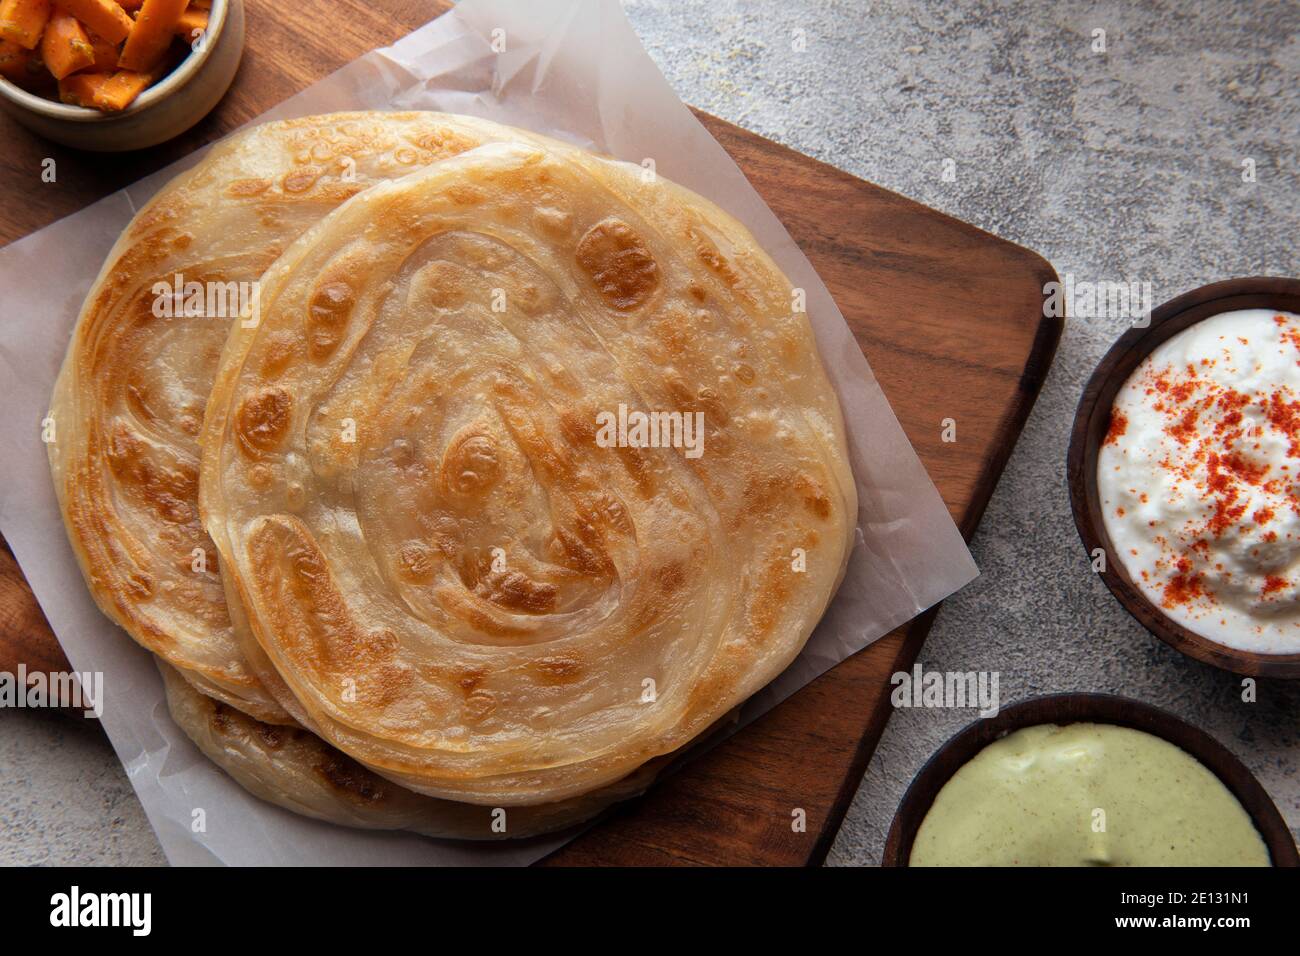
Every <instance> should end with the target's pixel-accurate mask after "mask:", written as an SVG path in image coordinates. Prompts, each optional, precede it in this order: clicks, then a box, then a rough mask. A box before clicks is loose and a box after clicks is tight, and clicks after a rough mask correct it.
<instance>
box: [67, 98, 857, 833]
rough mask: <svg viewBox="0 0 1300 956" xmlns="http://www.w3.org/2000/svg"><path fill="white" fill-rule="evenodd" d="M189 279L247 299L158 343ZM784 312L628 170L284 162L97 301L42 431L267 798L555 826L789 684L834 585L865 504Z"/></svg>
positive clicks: (423, 817) (416, 120)
mask: <svg viewBox="0 0 1300 956" xmlns="http://www.w3.org/2000/svg"><path fill="white" fill-rule="evenodd" d="M177 274H182V275H183V276H184V279H185V280H186V281H190V280H193V281H196V282H198V283H200V284H209V283H217V282H232V281H236V282H250V283H251V282H256V283H257V292H258V295H257V297H256V301H255V303H254V304H253V306H252V307H251V308H249V309H247V310H245V313H244V315H243V316H242V317H241V316H238V315H236V316H234V317H231V316H226V317H224V318H223V317H212V316H202V317H186V316H181V317H179V318H178V317H166V316H164V317H159V315H158V314H157V312H158V310H157V308H156V303H157V301H158V292H157V288H158V287H159V286H158V284H159V283H167V284H173V285H174V286H177V287H179V286H180V285H181V283H180V282H179V281H175V280H174V276H175V275H177ZM793 302H794V297H793V295H792V289H791V287H790V283H789V281H788V280H787V279H786V278H785V277H784V276H783V275H782V274H781V272H780V271H779V270H778V269H777V267H776V266H775V265H774V264H773V263H772V262H771V260H770V259H769V258H768V257H767V256H766V255H765V254H764V253H763V251H762V250H761V249H760V248H759V247H758V246H757V244H756V243H755V242H754V240H753V238H752V237H751V236H750V235H749V234H748V233H747V232H746V231H745V230H744V228H743V227H741V226H740V225H739V224H738V223H736V222H735V221H734V220H733V219H731V218H730V217H729V216H728V215H726V214H725V213H723V212H722V211H721V210H719V209H718V208H717V207H715V206H713V205H712V204H710V203H709V202H707V201H706V200H704V199H702V198H701V197H699V196H696V195H694V194H693V193H690V192H688V191H686V190H684V189H682V188H680V187H677V186H675V185H673V184H671V183H669V182H667V181H665V180H663V179H661V178H656V177H654V176H647V175H646V173H645V171H643V170H642V169H640V168H639V167H635V166H629V165H627V164H623V163H618V162H614V161H612V160H608V159H605V158H601V157H597V156H594V155H592V154H590V153H586V152H584V151H581V150H578V149H576V148H573V147H570V146H566V145H563V144H560V143H557V142H554V141H551V140H547V139H545V138H542V137H538V136H535V135H533V134H531V133H528V132H525V131H522V130H514V129H510V128H507V127H502V126H498V125H495V124H490V123H486V122H483V121H480V120H475V119H471V118H467V117H457V116H447V115H441V114H419V113H405V114H388V113H374V114H338V115H333V116H325V117H310V118H306V119H302V120H295V121H290V122H287V123H273V124H267V125H265V126H261V127H257V128H255V129H253V130H251V131H249V132H246V133H244V134H242V135H240V136H237V137H234V138H232V139H231V140H230V141H228V142H227V143H225V144H223V145H222V146H221V147H218V148H217V149H214V150H213V152H212V154H210V155H209V156H208V157H207V158H206V159H205V160H204V161H203V162H202V163H201V164H199V166H197V167H196V168H195V169H193V170H191V171H190V172H189V173H186V174H184V175H183V176H181V177H180V178H178V179H177V180H176V181H175V182H173V183H172V184H171V185H169V186H168V187H166V188H165V189H164V190H163V191H162V192H161V193H159V195H158V196H157V197H156V198H155V199H154V200H153V201H152V202H151V203H150V204H149V205H148V206H147V207H146V208H145V209H143V210H142V211H141V212H140V214H139V215H138V216H137V217H136V219H135V220H134V221H133V222H132V224H131V226H130V227H129V228H128V230H127V232H126V233H125V234H124V236H123V238H122V240H121V241H120V242H119V243H118V245H117V246H116V247H115V249H114V250H113V252H112V254H111V255H110V257H109V261H108V263H106V265H105V268H104V272H103V273H102V275H101V277H100V279H99V281H98V282H97V284H96V287H95V289H94V290H93V291H92V292H91V294H90V296H89V297H88V299H87V303H86V306H85V308H84V310H83V313H82V316H81V318H80V320H79V322H78V326H77V330H76V332H75V333H74V338H73V342H72V345H71V347H70V349H69V353H68V357H67V359H66V361H65V364H64V368H63V371H62V373H61V375H60V379H59V384H58V386H57V388H56V393H55V401H54V405H53V409H52V414H53V417H54V419H55V424H56V428H57V430H58V431H57V439H56V441H55V442H54V443H52V444H51V446H50V448H51V464H52V469H53V472H54V477H55V483H56V486H57V487H58V491H59V497H60V502H61V504H62V506H63V510H64V517H65V521H66V523H67V526H68V531H69V536H70V538H71V539H72V542H73V545H74V548H75V549H76V551H77V554H78V557H79V558H80V559H81V562H82V566H83V570H84V571H85V575H86V579H87V582H88V584H89V585H90V588H91V591H92V593H93V594H94V595H95V598H96V600H97V601H98V602H99V604H100V606H101V607H102V608H103V609H104V610H105V612H106V613H108V614H109V615H110V616H111V617H113V618H114V620H116V621H117V622H118V623H120V624H121V625H122V626H123V627H124V628H126V630H127V631H128V632H129V633H130V634H131V635H132V636H133V637H135V638H136V640H138V641H139V642H140V643H142V644H143V645H144V646H146V647H148V648H149V649H150V650H153V651H154V652H155V653H157V654H158V655H159V656H160V657H161V658H163V659H164V660H165V661H166V662H167V665H170V666H169V667H165V668H164V669H165V672H166V676H167V685H168V699H169V702H170V704H171V708H172V712H173V715H174V716H175V717H176V719H177V721H178V723H179V724H180V725H181V726H182V727H183V728H184V729H185V731H186V732H187V733H188V734H189V735H190V736H191V737H192V738H193V739H194V740H195V741H196V743H198V744H199V746H200V748H201V749H202V750H203V751H204V752H205V753H207V754H208V756H209V757H211V758H212V759H213V760H215V761H216V762H217V763H218V764H220V765H221V766H223V767H224V768H225V769H226V770H227V771H229V772H230V773H231V775H232V776H233V777H234V778H235V779H236V780H238V781H239V782H240V783H241V784H243V785H244V786H245V787H246V788H248V789H249V790H250V791H252V792H253V793H255V794H257V795H258V796H261V797H263V798H265V799H268V800H271V801H272V802H276V803H279V804H280V805H282V806H286V807H288V808H290V809H294V810H297V811H299V812H304V813H307V814H309V815H312V816H317V817H321V818H324V819H330V820H334V821H336V822H340V823H346V824H351V825H358V826H372V827H390V828H405V829H413V830H417V831H419V832H423V833H428V834H431V835H436V836H457V837H468V838H473V837H478V838H491V837H494V836H500V835H507V836H521V835H526V834H529V833H535V832H541V831H542V830H545V829H548V828H551V827H555V826H561V825H567V824H569V823H572V822H574V821H576V820H577V819H580V818H582V817H584V816H589V815H590V814H591V813H594V812H596V811H597V810H599V809H600V808H601V807H603V806H605V805H607V804H608V803H609V802H611V801H612V800H615V799H621V798H623V797H626V796H628V795H630V794H632V793H635V792H638V791H639V790H640V789H642V788H643V787H644V786H645V785H646V783H647V782H648V780H649V778H650V777H651V776H652V775H653V772H654V770H655V769H656V768H657V767H658V766H660V765H661V764H662V763H663V761H664V760H665V759H667V757H668V756H669V755H671V754H673V753H674V752H678V751H680V749H681V748H682V747H684V746H685V745H686V744H688V743H689V742H690V741H692V740H694V739H697V738H698V737H699V736H700V734H701V733H703V732H704V731H705V730H706V729H707V728H709V727H710V726H712V725H714V724H715V723H716V722H717V721H718V720H720V719H721V718H722V717H723V716H724V715H726V714H727V713H728V712H730V711H732V710H733V709H734V708H735V707H736V705H738V704H739V703H740V702H742V701H743V700H745V699H746V698H747V697H748V696H750V695H751V694H752V693H753V692H754V691H756V690H757V689H759V688H760V687H762V686H763V685H764V684H766V683H767V682H768V681H770V680H771V679H772V678H773V677H775V676H776V675H777V674H778V673H779V672H780V671H781V670H782V669H783V668H784V667H785V666H786V665H787V664H788V663H789V662H790V660H791V659H793V657H794V656H795V655H796V654H797V653H798V652H799V650H800V649H801V648H802V647H803V644H804V643H805V641H806V640H807V638H808V636H809V634H810V633H811V631H812V629H813V627H814V626H815V625H816V623H817V621H818V620H819V619H820V616H821V614H822V613H823V611H824V610H825V608H826V606H827V604H828V603H829V601H830V599H831V597H832V595H833V593H834V591H835V588H836V586H837V585H838V582H839V580H840V578H841V576H842V574H843V570H844V566H845V563H846V561H847V556H848V552H849V548H850V545H851V535H852V528H853V526H854V524H855V520H854V519H855V518H856V512H857V503H856V491H855V486H854V482H853V476H852V474H851V472H850V470H849V467H848V457H847V452H846V448H845V442H844V435H843V427H842V423H841V419H840V412H839V408H838V405H837V402H836V399H835V395H834V392H833V390H832V389H831V387H830V385H829V383H828V381H827V379H826V376H825V373H824V372H823V370H822V367H821V363H820V360H819V358H818V356H817V353H816V348H815V344H814V341H813V337H812V333H811V329H810V327H809V325H808V322H807V317H806V316H805V315H803V314H802V313H801V312H798V311H796V310H795V309H794V308H793V307H792V304H793ZM200 501H201V505H202V507H201V513H200V508H199V507H198V502H200ZM209 536H210V538H209ZM171 668H174V669H175V670H172V669H171ZM277 724H278V725H282V726H281V727H275V726H272V725H277ZM272 742H274V743H272ZM341 768H342V769H341ZM339 781H346V782H345V783H344V784H342V785H340V783H339ZM367 795H368V796H367ZM484 808H517V809H512V810H511V812H510V815H509V818H510V821H511V823H510V825H509V826H508V829H507V832H506V833H505V834H502V833H500V832H499V830H494V829H493V828H492V827H491V825H490V824H491V816H490V814H488V813H486V812H485V811H484Z"/></svg>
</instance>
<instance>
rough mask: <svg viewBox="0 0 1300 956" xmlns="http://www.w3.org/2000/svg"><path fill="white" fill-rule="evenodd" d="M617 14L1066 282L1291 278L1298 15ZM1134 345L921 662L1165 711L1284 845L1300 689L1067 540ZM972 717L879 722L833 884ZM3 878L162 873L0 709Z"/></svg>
mask: <svg viewBox="0 0 1300 956" xmlns="http://www.w3.org/2000/svg"><path fill="white" fill-rule="evenodd" d="M626 7H627V9H628V13H629V15H630V16H631V19H632V21H633V23H634V25H635V27H636V29H637V32H638V33H639V34H640V36H641V37H642V39H643V41H644V42H645V44H646V46H647V47H648V48H649V50H650V53H651V55H652V56H653V57H654V59H655V60H656V62H658V63H659V65H660V67H661V68H662V69H663V70H664V72H665V73H666V74H667V76H668V78H669V80H670V81H671V82H672V83H673V85H674V86H675V87H676V89H677V90H678V92H679V93H680V95H681V96H682V98H683V99H685V100H686V101H688V102H690V103H692V104H694V105H696V106H699V107H702V108H703V109H706V110H709V111H710V112H712V113H715V114H717V115H719V116H722V117H725V118H726V119H729V120H732V121H734V122H736V123H739V124H741V125H743V126H746V127H748V128H749V129H752V130H754V131H755V132H758V133H761V134H763V135H765V136H768V137H770V138H772V139H775V140H778V141H780V142H783V143H786V144H788V145H790V146H793V147H795V148H797V149H800V150H802V151H804V152H806V153H808V154H810V155H812V156H815V157H817V158H818V159H822V160H825V161H826V162H829V163H833V164H834V165H836V166H839V167H841V168H842V169H845V170H848V171H849V172H852V173H855V174H856V175H859V176H862V177H864V178H866V179H869V180H872V181H873V182H876V183H879V184H881V185H882V186H885V187H887V188H889V189H893V190H896V191H898V192H900V193H903V194H905V195H907V196H910V197H913V198H915V199H917V200H919V201H921V202H923V203H926V204H928V205H931V206H934V207H935V208H937V209H940V210H943V211H944V212H947V213H950V214H952V215H954V216H957V217H959V218H961V219H965V220H967V221H969V222H972V223H974V224H976V225H978V226H980V227H982V228H984V229H987V230H989V231H991V232H994V233H996V234H998V235H1000V236H1004V237H1006V238H1007V239H1010V240H1012V241H1014V242H1018V243H1021V244H1023V245H1026V246H1029V247H1030V248H1032V249H1034V250H1036V251H1038V252H1040V253H1041V254H1043V255H1044V256H1046V257H1047V258H1048V259H1049V260H1050V261H1051V262H1052V264H1053V265H1054V266H1055V267H1056V270H1057V272H1058V273H1060V274H1061V276H1062V277H1064V276H1065V275H1066V274H1067V273H1071V274H1073V275H1074V276H1075V278H1076V279H1077V280H1079V281H1083V280H1090V281H1096V280H1103V279H1104V280H1112V281H1125V282H1128V281H1149V282H1151V283H1152V284H1153V286H1154V293H1155V299H1156V301H1157V302H1161V301H1164V300H1166V299H1169V298H1172V297H1173V296H1175V295H1178V294H1180V293H1182V292H1185V291H1187V290H1188V289H1191V288H1193V287H1195V286H1198V285H1201V284H1203V283H1206V282H1210V281H1213V280H1217V279H1223V278H1228V277H1231V276H1244V275H1260V274H1274V275H1296V274H1300V263H1298V262H1297V255H1296V238H1297V225H1300V176H1298V174H1297V134H1300V82H1298V80H1300V3H1296V2H1294V0H1285V2H1273V0H1242V2H1232V0H1217V2H1203V3H1191V2H1186V0H1181V2H1175V0H1155V2H1152V0H1142V2H1140V3H1129V2H1119V0H1114V2H1104V3H1086V2H1083V3H1080V2H1064V0H1062V2H1041V0H1040V2H1008V0H1001V2H974V0H943V2H939V0H931V2H918V0H881V2H870V3H867V2H859V0H840V2H832V0H692V2H684V0H628V2H627V3H626ZM1095 30H1104V31H1105V45H1106V50H1105V52H1104V53H1097V52H1093V50H1092V46H1093V44H1094V42H1095V41H1094V31H1095ZM795 31H802V34H796V32H795ZM796 36H802V38H803V39H804V41H805V44H806V48H805V49H804V50H803V51H802V52H796V51H795V50H794V49H792V46H793V42H792V41H793V40H794V39H795V38H796ZM945 159H952V160H953V162H954V163H955V169H956V178H955V181H951V182H947V181H944V178H943V176H942V171H943V167H944V160H945ZM1246 159H1253V160H1254V166H1255V170H1256V177H1257V181H1256V182H1254V183H1253V184H1248V183H1244V182H1243V181H1242V171H1243V161H1244V160H1246ZM1123 325H1124V322H1123V320H1118V319H1117V320H1113V321H1110V320H1107V321H1101V320H1091V321H1090V320H1082V319H1081V320H1077V321H1074V322H1072V323H1070V324H1069V326H1068V327H1067V329H1066V332H1065V336H1064V338H1063V340H1062V342H1061V348H1060V351H1059V353H1058V355H1057V358H1056V364H1055V366H1054V368H1053V370H1052V372H1051V375H1050V376H1049V378H1048V381H1047V385H1046V388H1045V389H1044V391H1043V394H1042V397H1041V398H1040V399H1039V402H1038V405H1037V407H1036V408H1035V410H1034V413H1033V415H1032V417H1031V418H1030V420H1029V424H1028V427H1027V428H1026V430H1025V433H1024V435H1023V437H1022V438H1021V440H1020V444H1019V445H1018V447H1017V449H1016V452H1015V454H1014V456H1013V457H1012V459H1011V463H1010V466H1009V468H1008V469H1007V472H1006V474H1005V475H1004V476H1003V478H1002V482H1001V484H1000V485H999V487H998V490H997V492H996V494H995V495H994V498H993V502H992V504H991V505H990V507H989V510H988V513H987V514H986V515H985V517H984V522H983V524H982V526H981V528H980V531H979V533H978V534H977V536H976V538H975V542H974V551H975V556H976V559H977V560H978V561H979V564H980V567H981V568H982V569H983V576H982V577H981V578H980V579H979V580H978V581H977V582H976V583H975V584H973V585H971V586H970V587H968V588H967V589H966V590H965V591H963V592H962V593H961V594H959V595H958V596H957V597H955V598H953V599H952V600H950V601H949V602H948V603H947V605H946V606H945V608H944V609H943V611H942V613H941V614H940V617H939V621H938V624H937V625H936V627H935V629H934V631H933V633H932V634H931V636H930V639H929V641H928V642H927V644H926V646H925V649H924V651H923V652H922V656H921V660H922V663H923V664H924V666H925V667H926V668H928V669H937V670H961V671H967V670H977V671H978V670H995V671H998V672H999V674H1000V690H1001V696H1002V700H1003V703H1004V704H1005V703H1010V702H1012V701H1014V700H1018V699H1020V698H1023V697H1026V696H1030V695H1034V694H1039V693H1045V692H1050V691H1069V690H1092V691H1110V692H1115V693H1122V694H1128V695H1131V696H1134V697H1138V698H1140V699H1143V700H1146V701H1150V702H1152V703H1155V704H1157V705H1160V706H1162V707H1166V708H1168V709H1169V710H1171V711H1173V712H1174V713H1176V714H1178V715H1180V716H1182V717H1184V718H1186V719H1189V720H1191V721H1192V722H1193V723H1196V724H1198V725H1199V726H1201V727H1203V728H1205V729H1206V730H1208V731H1209V732H1210V733H1211V734H1213V735H1214V736H1215V737H1217V738H1218V739H1219V740H1220V741H1221V742H1223V743H1224V744H1226V745H1227V746H1228V747H1229V748H1230V749H1231V750H1233V751H1234V752H1235V753H1236V754H1237V755H1238V756H1240V757H1241V758H1242V759H1243V760H1244V761H1245V762H1246V763H1247V764H1248V765H1249V766H1250V767H1251V769H1252V770H1254V771H1255V773H1256V774H1258V776H1259V777H1260V779H1261V780H1262V782H1263V783H1264V786H1265V787H1266V788H1267V789H1268V790H1269V792H1270V793H1271V794H1272V796H1273V799H1274V800H1275V801H1276V802H1277V804H1278V805H1279V807H1280V808H1281V809H1282V812H1283V814H1284V815H1286V817H1287V819H1288V820H1289V822H1290V823H1291V825H1292V827H1293V829H1300V774H1297V769H1296V767H1297V762H1298V758H1300V682H1293V683H1291V684H1287V683H1284V682H1261V683H1260V685H1259V690H1258V696H1259V700H1258V702H1257V703H1254V704H1245V703H1242V702H1241V699H1240V686H1239V683H1238V681H1237V679H1236V678H1234V677H1233V676H1232V675H1229V674H1225V673H1221V672H1218V671H1215V670H1213V669H1211V668H1209V667H1207V666H1204V665H1201V664H1198V663H1196V662H1194V661H1191V660H1188V659H1185V658H1183V657H1181V656H1179V655H1178V654H1177V653H1175V652H1174V651H1173V650H1171V649H1169V648H1167V647H1166V646H1165V645H1163V644H1161V643H1159V642H1157V641H1156V640H1154V639H1153V638H1151V637H1149V636H1148V635H1147V633H1146V632H1145V631H1144V630H1142V628H1140V627H1139V626H1138V625H1137V624H1135V623H1134V622H1133V621H1132V620H1130V619H1129V618H1128V616H1127V615H1126V614H1125V613H1124V612H1123V611H1122V610H1121V609H1120V608H1119V606H1118V605H1117V604H1116V603H1115V602H1114V601H1113V600H1112V599H1111V597H1110V595H1109V593H1108V592H1107V591H1106V589H1105V588H1104V587H1103V585H1102V584H1101V582H1100V581H1098V580H1097V579H1096V578H1095V576H1094V575H1093V574H1092V573H1091V571H1090V570H1089V567H1088V564H1087V561H1086V557H1085V555H1084V553H1083V549H1082V547H1081V545H1080V544H1079V541H1078V537H1077V535H1076V533H1075V530H1074V525H1073V522H1072V519H1071V517H1070V509H1069V502H1068V496H1067V493H1066V487H1065V480H1064V477H1063V470H1064V461H1065V450H1066V442H1067V435H1068V432H1069V427H1070V423H1071V421H1072V419H1073V415H1074V407H1075V403H1076V402H1077V400H1078V397H1079V394H1080V392H1081V391H1082V388H1083V384H1084V382H1085V380H1086V379H1087V377H1088V375H1089V374H1090V373H1091V371H1092V368H1093V366H1094V365H1095V364H1096V362H1097V361H1098V360H1099V359H1100V357H1101V355H1102V354H1103V352H1105V350H1106V349H1107V347H1108V346H1109V345H1110V343H1111V342H1112V341H1113V340H1114V339H1115V338H1116V337H1117V336H1118V335H1119V333H1120V331H1121V330H1122V326H1123ZM974 716H975V715H974V713H973V712H970V711H932V710H931V711H924V710H903V711H899V712H898V713H896V714H895V715H894V716H893V718H892V719H891V721H890V724H889V727H888V729H887V730H886V732H885V736H884V739H883V741H882V742H881V745H880V748H879V749H878V750H877V752H876V755H875V758H874V759H873V760H872V762H871V765H870V767H869V769H868V771H867V774H866V777H865V779H864V780H863V782H862V786H861V789H860V790H859V792H858V794H857V798H856V799H855V800H854V803H853V807H852V809H851V810H850V812H849V815H848V818H847V820H846V821H845V824H844V828H843V830H842V832H841V833H840V836H839V839H838V840H837V842H836V844H835V847H834V849H833V850H832V852H831V857H830V861H831V863H833V864H841V865H845V864H847V865H853V864H867V865H874V864H876V863H877V862H878V861H879V859H880V853H881V849H882V847H883V843H884V835H885V832H886V831H887V830H888V827H889V823H890V820H891V818H892V816H893V813H894V810H895V808H896V807H897V805H898V801H899V799H900V797H901V796H902V793H903V791H904V789H905V788H906V786H907V784H908V782H909V781H910V780H911V779H912V776H913V775H914V774H915V773H916V771H917V770H918V769H919V768H920V766H921V764H922V763H923V762H924V761H925V759H926V758H927V757H928V756H929V755H930V754H931V753H932V752H933V751H934V750H935V749H936V748H938V747H939V746H940V745H941V744H942V743H943V742H944V741H945V740H946V739H947V738H948V737H949V736H951V735H952V734H953V733H954V732H955V731H956V730H958V729H959V728H960V727H962V726H963V725H965V724H966V723H967V722H969V721H970V720H972V719H974ZM20 862H22V863H32V862H50V863H158V862H163V857H162V853H161V851H160V849H159V847H158V844H157V841H156V840H155V839H154V836H153V833H152V831H151V830H150V829H149V826H148V823H147V822H146V821H145V818H144V814H143V813H142V811H141V809H140V805H139V803H138V802H137V801H136V799H135V797H134V796H133V794H132V791H131V788H130V785H129V784H128V783H127V781H126V777H125V774H124V773H123V771H122V770H121V768H120V766H119V765H118V764H117V762H116V759H115V758H114V756H113V754H112V751H111V749H110V748H109V746H108V743H107V740H106V739H105V738H104V737H103V736H102V734H101V733H100V732H99V730H98V729H97V728H96V727H95V726H94V725H93V724H91V723H90V722H85V721H79V720H72V719H68V718H63V717H59V716H57V715H52V714H46V713H28V712H22V711H0V863H20Z"/></svg>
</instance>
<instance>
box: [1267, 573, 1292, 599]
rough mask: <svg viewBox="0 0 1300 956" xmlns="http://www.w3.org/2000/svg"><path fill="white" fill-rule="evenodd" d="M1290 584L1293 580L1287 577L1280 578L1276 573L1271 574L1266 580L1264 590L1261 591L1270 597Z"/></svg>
mask: <svg viewBox="0 0 1300 956" xmlns="http://www.w3.org/2000/svg"><path fill="white" fill-rule="evenodd" d="M1290 586H1291V582H1290V581H1288V580H1287V579H1286V578H1279V577H1277V576H1275V575H1269V576H1268V577H1267V578H1266V579H1265V580H1264V590H1263V591H1262V592H1260V593H1261V594H1263V596H1264V597H1268V596H1269V595H1270V594H1276V593H1277V592H1278V591H1282V590H1285V589H1286V588H1288V587H1290Z"/></svg>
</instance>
